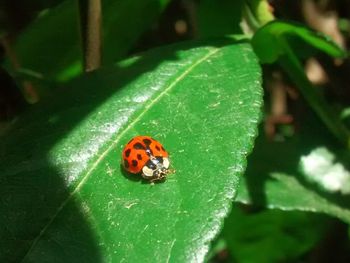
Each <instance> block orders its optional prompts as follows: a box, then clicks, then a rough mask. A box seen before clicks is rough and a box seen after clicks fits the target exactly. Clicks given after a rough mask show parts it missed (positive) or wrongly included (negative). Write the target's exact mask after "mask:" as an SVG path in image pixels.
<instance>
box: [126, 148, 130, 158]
mask: <svg viewBox="0 0 350 263" xmlns="http://www.w3.org/2000/svg"><path fill="white" fill-rule="evenodd" d="M130 153H131V149H130V148H129V149H127V150H126V151H125V156H126V157H129V156H130Z"/></svg>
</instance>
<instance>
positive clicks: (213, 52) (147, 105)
mask: <svg viewBox="0 0 350 263" xmlns="http://www.w3.org/2000/svg"><path fill="white" fill-rule="evenodd" d="M219 50H220V48H214V49H213V50H210V51H209V52H208V53H207V54H206V55H204V56H203V57H202V58H200V59H198V60H197V61H195V62H194V63H193V64H191V65H190V66H189V67H188V68H187V69H186V70H185V71H184V72H183V73H182V74H180V76H179V77H177V78H176V79H175V80H174V81H173V82H171V83H170V84H169V86H168V87H167V88H165V89H164V90H163V91H162V92H160V93H159V95H158V96H156V97H155V98H154V99H153V100H151V101H150V103H149V104H146V106H145V107H144V110H143V111H142V112H140V113H139V115H138V116H136V118H135V119H134V120H133V121H132V122H131V123H130V124H129V125H127V126H126V127H125V128H124V129H123V130H122V131H121V132H120V133H119V134H118V135H117V137H116V138H115V139H114V140H113V141H112V143H111V145H110V146H109V147H107V149H105V150H104V151H103V152H102V153H101V155H100V156H99V158H97V159H96V160H95V162H94V163H93V164H92V165H91V168H90V169H89V170H88V171H87V172H86V174H85V175H84V176H83V179H82V180H81V181H80V182H79V184H78V185H77V186H76V187H75V189H74V190H73V191H72V192H71V193H70V194H69V195H68V197H67V198H66V199H65V200H64V201H63V202H62V204H61V205H60V206H59V207H58V209H57V211H56V213H55V214H54V215H53V216H52V218H51V219H50V221H49V222H48V223H47V224H46V225H45V226H44V227H43V229H42V230H41V231H40V233H39V235H38V236H37V237H36V238H35V239H34V240H33V243H32V245H31V246H30V248H29V249H28V252H27V253H26V254H25V255H24V257H23V259H22V262H24V260H25V259H26V258H27V256H29V255H30V253H31V251H32V250H33V248H34V247H35V245H36V244H37V242H38V241H39V240H40V238H41V237H42V236H43V234H44V233H45V232H46V230H47V229H48V228H49V226H50V225H51V224H52V222H53V221H54V220H55V218H56V217H57V216H58V215H59V213H60V212H61V211H62V210H63V208H64V207H65V206H66V205H67V204H68V202H69V201H70V200H71V199H72V198H73V196H74V195H75V194H76V193H78V192H79V190H80V189H81V188H82V186H83V185H84V184H85V182H86V181H87V180H88V179H89V178H90V176H91V175H92V172H93V171H94V170H95V168H96V167H97V165H98V164H99V163H100V162H101V161H102V160H103V159H104V158H105V157H106V156H107V154H108V153H109V152H110V151H111V150H112V149H113V148H114V147H115V146H116V145H117V144H118V143H119V141H120V139H121V138H122V137H123V136H124V134H125V133H126V132H127V131H129V130H130V129H131V128H132V127H134V126H135V124H136V123H137V122H138V121H139V120H140V119H141V118H142V117H143V116H144V115H145V114H146V113H147V112H148V110H149V109H150V108H151V107H152V106H153V105H154V104H155V103H156V102H158V101H159V100H160V99H161V98H162V97H163V96H164V95H165V94H167V93H168V92H169V91H170V90H171V89H172V88H174V87H175V86H176V84H178V83H179V82H180V81H181V80H182V79H183V78H184V77H186V76H187V75H188V74H189V73H190V72H191V71H192V70H194V69H195V68H196V67H197V66H198V65H199V64H201V63H202V62H204V61H205V60H207V59H208V58H209V57H211V56H213V55H214V54H215V53H217V52H218V51H219Z"/></svg>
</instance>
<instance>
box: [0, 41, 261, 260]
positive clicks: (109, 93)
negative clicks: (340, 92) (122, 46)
mask: <svg viewBox="0 0 350 263" xmlns="http://www.w3.org/2000/svg"><path fill="white" fill-rule="evenodd" d="M230 43H231V45H227V44H230ZM197 44H200V43H197ZM202 45H203V46H202V47H193V45H190V44H189V43H184V44H181V45H173V46H169V47H166V48H163V49H157V50H154V51H150V52H147V53H145V54H144V55H142V56H141V57H138V58H135V59H132V60H128V61H125V62H123V63H121V64H119V65H118V66H114V67H111V68H106V69H104V70H100V71H97V72H94V73H92V74H89V75H86V76H84V77H82V78H81V79H79V80H76V81H74V82H73V83H71V84H70V85H69V86H68V87H67V89H65V90H60V93H58V95H57V97H53V98H52V99H51V100H50V101H48V103H47V104H40V105H37V106H36V109H37V110H36V111H34V112H32V113H31V114H30V115H28V116H27V117H26V119H23V120H21V121H20V122H19V123H18V128H17V129H15V130H13V131H12V132H11V134H9V135H8V136H7V137H6V138H4V140H2V144H1V145H0V154H1V159H2V160H3V162H2V163H1V167H0V170H1V173H0V174H1V177H0V181H1V184H0V191H1V193H6V194H2V195H1V196H3V197H4V200H3V202H2V203H1V207H0V222H1V223H2V225H4V226H6V227H5V228H2V229H1V230H0V231H1V232H0V236H2V237H6V242H4V243H3V244H1V248H0V249H1V251H0V255H1V257H2V258H1V260H0V261H4V260H5V261H6V259H8V258H14V257H17V259H23V257H24V262H40V261H49V262H50V261H53V260H56V261H63V260H69V259H71V258H73V257H74V258H79V260H81V261H82V262H87V261H89V262H99V261H110V262H111V261H113V262H119V261H122V260H126V259H127V260H128V261H129V262H137V261H140V260H141V259H142V261H143V262H159V261H164V260H171V261H174V262H190V261H201V260H202V259H203V258H204V255H205V253H206V252H207V250H208V246H209V242H210V241H211V240H212V239H213V238H214V236H215V235H216V234H217V233H218V231H219V229H220V226H221V225H222V221H223V218H224V217H225V215H226V214H227V213H228V210H229V206H230V204H231V202H232V198H233V196H234V195H235V193H236V188H237V187H238V183H239V177H240V175H241V173H242V172H243V170H244V168H245V163H246V160H245V158H246V155H247V154H248V153H249V152H250V151H251V149H252V146H253V140H254V137H255V135H256V132H257V122H258V120H259V116H260V107H261V103H262V92H261V79H260V77H261V76H260V68H259V65H258V63H257V60H256V57H255V55H254V53H253V51H252V49H251V47H250V45H249V44H243V43H241V44H238V43H237V44H232V42H227V41H223V42H212V43H211V45H207V46H204V44H203V43H202ZM191 47H192V48H191ZM22 125H25V128H23V126H22ZM140 134H141V135H151V136H153V137H154V138H156V139H158V140H159V141H161V142H162V143H163V144H164V146H165V147H166V149H167V150H168V151H169V152H170V158H171V161H172V167H173V168H174V169H176V173H175V174H173V175H171V176H169V178H168V179H167V181H166V182H164V183H159V184H156V185H151V184H149V183H145V182H143V181H140V180H138V179H136V178H137V177H133V176H130V175H127V174H125V173H123V172H122V169H121V168H120V158H121V150H122V148H123V146H124V145H125V144H126V143H127V142H128V141H129V140H130V138H132V137H133V136H135V135H140ZM2 240H4V239H2Z"/></svg>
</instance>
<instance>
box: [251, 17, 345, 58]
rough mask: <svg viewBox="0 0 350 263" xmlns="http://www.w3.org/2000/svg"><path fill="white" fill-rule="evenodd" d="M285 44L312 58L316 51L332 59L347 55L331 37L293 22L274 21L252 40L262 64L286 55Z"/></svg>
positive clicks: (303, 55) (301, 54)
mask: <svg viewBox="0 0 350 263" xmlns="http://www.w3.org/2000/svg"><path fill="white" fill-rule="evenodd" d="M284 42H287V43H288V45H290V48H291V49H292V50H293V52H294V53H295V54H299V55H300V56H301V57H310V56H311V54H313V53H315V51H316V50H319V51H322V52H324V53H325V54H327V55H329V56H331V57H345V56H346V53H345V51H344V50H343V49H341V48H340V47H339V46H338V45H337V44H335V42H333V41H332V40H331V39H330V37H328V36H326V35H324V34H322V33H319V32H315V31H312V30H310V29H308V28H306V27H304V26H302V25H298V24H296V23H294V22H293V23H292V22H283V21H280V20H274V21H272V22H270V23H268V24H266V25H265V26H263V27H261V28H260V29H259V30H258V31H257V32H256V33H255V35H254V37H253V39H252V45H253V48H254V51H255V53H256V54H257V56H258V57H259V59H260V62H261V63H273V62H276V61H277V59H278V58H279V57H280V56H281V55H283V54H284V53H286V50H285V49H284V48H285V47H284V45H283V44H284Z"/></svg>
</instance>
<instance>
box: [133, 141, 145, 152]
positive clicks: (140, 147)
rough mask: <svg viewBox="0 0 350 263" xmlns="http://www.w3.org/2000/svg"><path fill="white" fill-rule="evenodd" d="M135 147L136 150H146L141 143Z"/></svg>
mask: <svg viewBox="0 0 350 263" xmlns="http://www.w3.org/2000/svg"><path fill="white" fill-rule="evenodd" d="M133 147H134V149H136V150H145V147H144V146H143V145H142V144H141V143H139V142H137V143H135V144H134V146H133Z"/></svg>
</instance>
